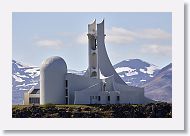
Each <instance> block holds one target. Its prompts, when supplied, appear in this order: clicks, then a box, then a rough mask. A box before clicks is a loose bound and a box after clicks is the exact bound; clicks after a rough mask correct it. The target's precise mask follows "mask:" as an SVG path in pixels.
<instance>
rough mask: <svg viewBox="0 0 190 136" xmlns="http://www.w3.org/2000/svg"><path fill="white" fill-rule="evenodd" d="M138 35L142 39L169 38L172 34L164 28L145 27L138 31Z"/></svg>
mask: <svg viewBox="0 0 190 136" xmlns="http://www.w3.org/2000/svg"><path fill="white" fill-rule="evenodd" d="M138 37H139V38H142V39H152V40H167V39H170V38H171V34H170V33H168V32H166V31H164V30H162V29H159V28H158V29H144V30H142V31H139V32H138Z"/></svg>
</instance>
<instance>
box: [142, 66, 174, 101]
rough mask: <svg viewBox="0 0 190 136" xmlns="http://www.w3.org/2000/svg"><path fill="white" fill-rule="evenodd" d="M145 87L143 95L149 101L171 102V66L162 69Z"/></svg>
mask: <svg viewBox="0 0 190 136" xmlns="http://www.w3.org/2000/svg"><path fill="white" fill-rule="evenodd" d="M142 87H145V95H146V96H147V97H149V98H151V99H154V100H159V101H163V102H170V103H171V102H172V64H171V63H170V64H169V65H167V66H166V67H164V68H162V69H161V70H160V71H159V72H158V73H157V75H155V77H154V78H153V79H152V80H151V81H150V82H148V83H145V84H144V85H142Z"/></svg>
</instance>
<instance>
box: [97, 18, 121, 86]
mask: <svg viewBox="0 0 190 136" xmlns="http://www.w3.org/2000/svg"><path fill="white" fill-rule="evenodd" d="M97 45H98V63H99V68H100V71H101V73H102V74H103V75H104V76H106V77H109V76H112V75H114V79H115V81H116V82H118V83H120V84H124V85H125V82H124V81H123V80H122V79H121V78H120V76H119V75H118V74H117V73H116V71H115V69H114V68H113V66H112V64H111V62H110V60H109V57H108V54H107V51H106V48H105V34H104V21H102V22H101V23H100V24H97Z"/></svg>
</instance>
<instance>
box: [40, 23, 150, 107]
mask: <svg viewBox="0 0 190 136" xmlns="http://www.w3.org/2000/svg"><path fill="white" fill-rule="evenodd" d="M87 36H88V56H89V63H88V64H89V66H88V69H87V71H86V73H85V74H84V75H83V76H79V75H75V74H71V73H67V66H66V63H65V61H64V60H63V59H62V58H60V57H51V58H48V59H47V60H45V61H44V62H43V63H42V65H41V68H40V104H48V103H52V104H127V103H131V104H145V103H150V102H153V101H152V100H150V99H148V98H146V97H145V96H144V88H139V87H133V86H128V85H127V84H126V83H125V82H124V81H123V80H122V79H121V78H120V76H119V75H118V74H117V73H116V71H115V69H114V68H113V66H112V64H111V62H110V60H109V58H108V55H107V52H106V48H105V42H104V41H105V34H104V21H102V22H101V23H100V24H97V25H96V20H95V21H94V22H93V23H92V24H89V25H88V34H87Z"/></svg>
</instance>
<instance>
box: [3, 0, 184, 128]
mask: <svg viewBox="0 0 190 136" xmlns="http://www.w3.org/2000/svg"><path fill="white" fill-rule="evenodd" d="M13 12H171V13H172V118H136V119H135V118H69V119H68V118H12V63H11V62H12V13H13ZM76 20H77V19H76ZM0 58H1V61H0V66H1V70H0V75H1V76H0V82H1V85H0V88H1V89H0V91H1V95H0V104H1V122H3V123H1V124H0V125H1V129H2V130H184V3H183V1H181V0H167V1H165V0H125V1H124V0H123V1H117V0H109V1H107V0H96V1H95V2H94V1H90V0H56V1H55V0H45V1H44V0H38V1H34V0H27V1H26V0H1V2H0Z"/></svg>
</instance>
